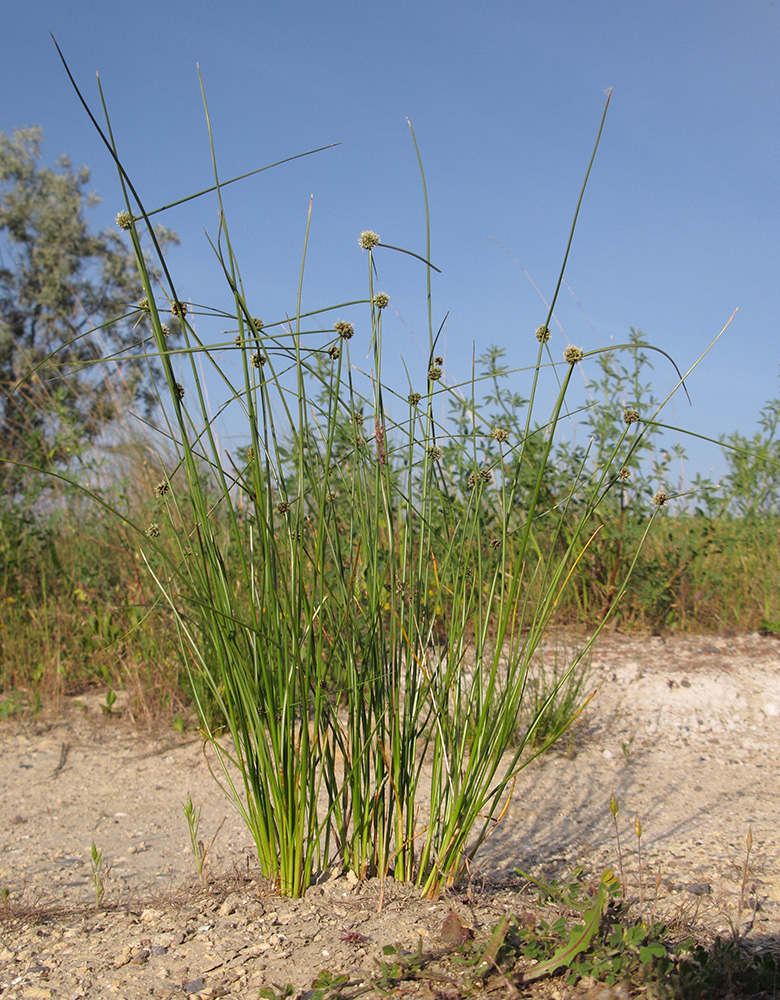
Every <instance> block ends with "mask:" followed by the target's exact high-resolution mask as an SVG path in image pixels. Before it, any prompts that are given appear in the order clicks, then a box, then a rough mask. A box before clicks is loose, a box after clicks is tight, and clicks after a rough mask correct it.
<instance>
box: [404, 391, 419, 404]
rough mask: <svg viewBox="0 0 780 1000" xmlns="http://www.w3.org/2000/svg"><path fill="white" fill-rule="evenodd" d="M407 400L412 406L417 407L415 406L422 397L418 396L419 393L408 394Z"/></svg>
mask: <svg viewBox="0 0 780 1000" xmlns="http://www.w3.org/2000/svg"><path fill="white" fill-rule="evenodd" d="M407 399H408V401H409V403H411V405H412V406H417V404H418V403H419V402H420V400H421V399H422V396H421V395H420V393H419V392H410V393H409V395H408V396H407Z"/></svg>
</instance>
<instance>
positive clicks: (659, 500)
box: [653, 490, 669, 507]
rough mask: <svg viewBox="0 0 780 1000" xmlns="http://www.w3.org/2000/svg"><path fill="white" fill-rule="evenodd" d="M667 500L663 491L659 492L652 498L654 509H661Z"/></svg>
mask: <svg viewBox="0 0 780 1000" xmlns="http://www.w3.org/2000/svg"><path fill="white" fill-rule="evenodd" d="M668 499H669V497H668V495H667V494H666V493H664V491H663V490H659V491H658V492H657V493H656V495H655V496H654V497H653V503H654V504H655V506H656V507H663V506H664V505H665V504H666V501H667V500H668Z"/></svg>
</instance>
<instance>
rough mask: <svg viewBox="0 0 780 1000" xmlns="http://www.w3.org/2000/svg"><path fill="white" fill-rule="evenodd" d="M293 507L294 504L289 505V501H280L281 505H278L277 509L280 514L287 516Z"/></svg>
mask: <svg viewBox="0 0 780 1000" xmlns="http://www.w3.org/2000/svg"><path fill="white" fill-rule="evenodd" d="M291 507H292V504H291V503H288V501H287V500H280V501H279V503H278V504H277V505H276V509H277V510H278V511H279V513H280V514H286V513H287V512H288V511H289V509H290V508H291Z"/></svg>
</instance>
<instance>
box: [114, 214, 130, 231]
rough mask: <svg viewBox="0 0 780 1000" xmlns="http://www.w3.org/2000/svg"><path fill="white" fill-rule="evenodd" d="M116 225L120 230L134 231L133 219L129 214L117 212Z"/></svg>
mask: <svg viewBox="0 0 780 1000" xmlns="http://www.w3.org/2000/svg"><path fill="white" fill-rule="evenodd" d="M116 224H117V225H118V226H119V228H120V229H125V230H127V229H132V228H133V217H132V215H131V214H130V213H129V212H117V216H116Z"/></svg>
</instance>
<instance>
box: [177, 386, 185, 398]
mask: <svg viewBox="0 0 780 1000" xmlns="http://www.w3.org/2000/svg"><path fill="white" fill-rule="evenodd" d="M176 395H177V396H178V397H179V399H184V386H183V385H182V384H181V382H177V383H176Z"/></svg>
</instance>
